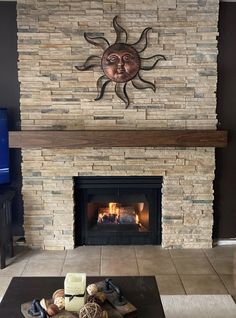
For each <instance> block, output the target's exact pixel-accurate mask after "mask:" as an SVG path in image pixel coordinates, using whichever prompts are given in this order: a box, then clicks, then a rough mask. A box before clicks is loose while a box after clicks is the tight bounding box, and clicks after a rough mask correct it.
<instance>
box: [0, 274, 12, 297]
mask: <svg viewBox="0 0 236 318" xmlns="http://www.w3.org/2000/svg"><path fill="white" fill-rule="evenodd" d="M11 279H12V277H11V276H1V277H0V297H3V295H4V294H5V292H6V290H7V287H8V285H9V284H10V281H11Z"/></svg>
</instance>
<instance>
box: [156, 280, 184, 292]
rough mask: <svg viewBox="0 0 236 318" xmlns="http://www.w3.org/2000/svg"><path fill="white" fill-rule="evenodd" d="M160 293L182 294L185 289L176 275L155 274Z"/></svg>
mask: <svg viewBox="0 0 236 318" xmlns="http://www.w3.org/2000/svg"><path fill="white" fill-rule="evenodd" d="M156 281H157V285H158V289H159V292H160V294H161V295H184V294H185V291H184V288H183V285H182V283H181V280H180V278H179V276H178V275H156Z"/></svg>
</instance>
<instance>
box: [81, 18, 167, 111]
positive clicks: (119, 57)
mask: <svg viewBox="0 0 236 318" xmlns="http://www.w3.org/2000/svg"><path fill="white" fill-rule="evenodd" d="M117 18H118V16H115V17H114V19H113V27H114V30H115V32H116V40H115V43H114V44H112V45H110V43H109V42H108V40H107V39H106V38H104V37H101V36H96V37H93V36H89V35H88V34H87V33H84V38H85V40H86V41H87V42H89V43H91V44H93V45H95V46H97V47H99V48H101V49H102V50H103V55H102V57H100V56H97V55H91V56H89V57H88V58H87V60H86V61H85V63H84V64H83V65H82V66H76V68H77V69H78V70H79V71H87V70H89V69H91V68H93V67H97V66H100V67H101V68H102V70H103V72H104V75H102V76H101V77H100V78H99V79H98V80H97V91H98V95H97V97H96V98H95V100H100V99H101V98H102V97H103V95H104V92H105V89H106V86H107V84H109V83H110V82H115V83H116V85H115V92H116V95H117V96H118V97H119V98H120V99H121V100H122V101H123V102H124V103H125V105H126V108H127V107H128V106H129V104H130V102H129V97H128V95H127V92H126V86H127V83H128V82H129V81H131V83H132V84H133V86H134V87H135V88H136V89H146V88H151V89H152V90H153V91H154V92H155V90H156V86H155V85H154V84H153V83H151V82H149V81H146V80H144V79H143V78H142V77H141V76H140V70H143V71H150V70H152V69H154V67H155V66H156V65H157V63H158V62H159V61H160V60H166V58H165V56H164V55H161V54H156V55H153V56H151V57H146V58H144V57H141V56H140V53H141V52H143V51H144V50H145V49H146V47H147V44H148V41H147V34H148V31H150V30H151V29H152V28H146V29H144V30H143V32H142V33H141V36H140V38H139V40H138V41H137V42H135V43H133V44H128V43H127V39H128V35H127V32H126V30H125V29H124V28H122V27H121V26H120V25H119V24H118V22H117Z"/></svg>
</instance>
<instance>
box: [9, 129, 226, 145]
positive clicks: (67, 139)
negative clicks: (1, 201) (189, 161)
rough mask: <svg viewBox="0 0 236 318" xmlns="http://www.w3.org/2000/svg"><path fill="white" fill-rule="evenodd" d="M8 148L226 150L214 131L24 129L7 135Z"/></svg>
mask: <svg viewBox="0 0 236 318" xmlns="http://www.w3.org/2000/svg"><path fill="white" fill-rule="evenodd" d="M9 145H10V148H81V147H220V148H222V147H226V145H227V132H226V131H217V130H74V131H68V130H66V131H65V130H60V131H45V130H43V131H42V130H33V131H29V130H27V131H26V130H24V131H10V132H9Z"/></svg>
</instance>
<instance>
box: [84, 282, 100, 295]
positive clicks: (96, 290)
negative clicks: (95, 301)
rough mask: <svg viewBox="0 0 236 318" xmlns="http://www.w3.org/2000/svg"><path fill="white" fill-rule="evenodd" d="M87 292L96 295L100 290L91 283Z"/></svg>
mask: <svg viewBox="0 0 236 318" xmlns="http://www.w3.org/2000/svg"><path fill="white" fill-rule="evenodd" d="M87 292H88V294H89V295H95V294H96V293H97V292H98V288H97V286H96V285H95V284H90V285H88V287H87Z"/></svg>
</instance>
